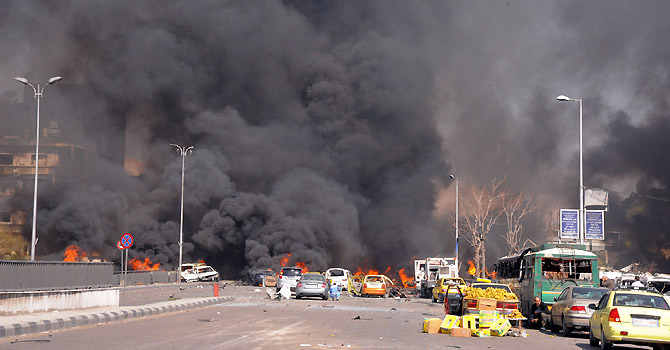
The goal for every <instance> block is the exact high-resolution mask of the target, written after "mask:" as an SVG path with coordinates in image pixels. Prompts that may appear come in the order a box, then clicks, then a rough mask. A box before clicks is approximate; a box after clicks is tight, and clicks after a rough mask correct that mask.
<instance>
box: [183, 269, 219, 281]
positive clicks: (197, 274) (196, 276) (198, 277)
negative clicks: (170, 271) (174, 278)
mask: <svg viewBox="0 0 670 350" xmlns="http://www.w3.org/2000/svg"><path fill="white" fill-rule="evenodd" d="M182 278H183V279H184V280H185V281H186V282H208V281H211V282H216V281H218V280H219V273H218V272H216V270H214V269H213V268H212V267H211V266H207V265H201V266H195V267H193V268H191V269H187V270H185V271H184V272H182Z"/></svg>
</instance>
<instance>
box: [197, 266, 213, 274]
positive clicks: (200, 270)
mask: <svg viewBox="0 0 670 350" xmlns="http://www.w3.org/2000/svg"><path fill="white" fill-rule="evenodd" d="M213 270H214V269H212V268H211V267H201V268H199V269H198V272H200V273H203V272H212V271H213Z"/></svg>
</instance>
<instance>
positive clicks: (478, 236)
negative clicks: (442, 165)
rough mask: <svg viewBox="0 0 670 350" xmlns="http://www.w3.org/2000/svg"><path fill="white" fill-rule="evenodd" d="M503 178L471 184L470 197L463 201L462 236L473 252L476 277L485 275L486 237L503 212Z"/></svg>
mask: <svg viewBox="0 0 670 350" xmlns="http://www.w3.org/2000/svg"><path fill="white" fill-rule="evenodd" d="M504 181H505V180H504V179H503V180H500V181H497V180H496V179H493V180H492V181H491V182H490V183H489V184H488V185H486V186H484V187H483V188H478V187H477V186H474V185H473V186H472V188H471V193H470V197H471V198H466V199H465V200H464V201H463V208H464V210H463V213H462V215H459V216H462V218H463V222H464V223H463V228H464V230H463V237H464V238H465V240H466V241H468V243H470V245H471V246H472V248H473V250H474V252H475V268H476V273H475V275H476V276H477V277H482V278H483V277H486V276H485V272H484V268H485V267H486V239H487V236H488V234H489V232H490V231H491V228H492V227H493V225H495V223H496V222H497V221H498V218H499V217H500V215H501V214H502V213H503V211H502V198H503V193H502V192H501V191H500V189H501V186H502V184H503V182H504Z"/></svg>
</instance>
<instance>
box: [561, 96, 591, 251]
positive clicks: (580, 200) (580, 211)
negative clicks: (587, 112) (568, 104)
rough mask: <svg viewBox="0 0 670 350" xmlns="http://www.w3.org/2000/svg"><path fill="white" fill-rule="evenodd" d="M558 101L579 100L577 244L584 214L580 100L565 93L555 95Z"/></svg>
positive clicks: (582, 230) (581, 230)
mask: <svg viewBox="0 0 670 350" xmlns="http://www.w3.org/2000/svg"><path fill="white" fill-rule="evenodd" d="M556 99H557V100H559V101H576V102H579V244H584V235H585V233H586V232H584V230H585V229H586V228H585V225H584V223H585V216H584V159H583V140H584V136H583V133H582V100H581V99H577V98H570V97H568V96H565V95H560V96H558V97H556Z"/></svg>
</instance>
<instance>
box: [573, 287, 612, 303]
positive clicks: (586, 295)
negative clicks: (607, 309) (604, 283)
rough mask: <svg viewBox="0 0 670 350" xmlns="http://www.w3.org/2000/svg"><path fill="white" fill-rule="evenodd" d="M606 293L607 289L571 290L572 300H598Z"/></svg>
mask: <svg viewBox="0 0 670 350" xmlns="http://www.w3.org/2000/svg"><path fill="white" fill-rule="evenodd" d="M608 291H609V289H607V288H573V289H572V299H589V300H600V298H602V296H603V294H605V293H607V292H608Z"/></svg>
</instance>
